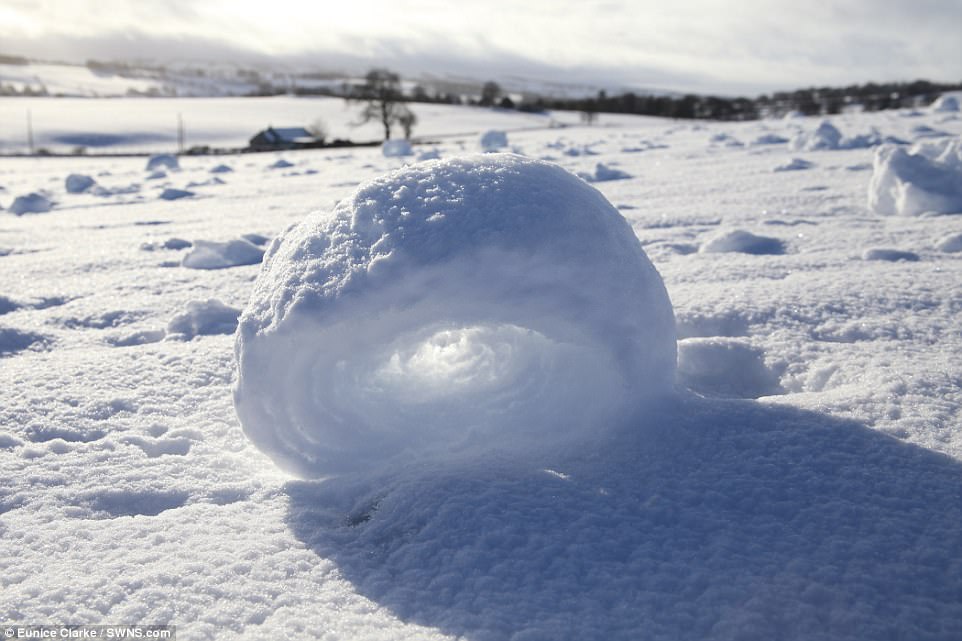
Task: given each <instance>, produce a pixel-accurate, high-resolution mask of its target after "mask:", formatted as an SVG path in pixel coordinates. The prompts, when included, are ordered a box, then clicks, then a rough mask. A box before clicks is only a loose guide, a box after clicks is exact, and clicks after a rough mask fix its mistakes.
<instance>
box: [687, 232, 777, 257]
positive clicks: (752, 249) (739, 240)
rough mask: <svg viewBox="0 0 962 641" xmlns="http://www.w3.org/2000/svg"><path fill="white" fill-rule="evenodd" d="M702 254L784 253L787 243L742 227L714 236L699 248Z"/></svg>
mask: <svg viewBox="0 0 962 641" xmlns="http://www.w3.org/2000/svg"><path fill="white" fill-rule="evenodd" d="M698 251H699V253H702V254H720V253H728V252H737V253H742V254H756V255H762V254H784V253H785V243H783V242H782V241H781V240H779V239H778V238H771V237H769V236H757V235H755V234H753V233H751V232H747V231H744V230H742V229H735V230H732V231H728V232H722V233H720V234H716V235H715V236H712V237H711V238H709V239H708V240H707V241H705V242H704V243H703V244H702V246H701V247H699V249H698Z"/></svg>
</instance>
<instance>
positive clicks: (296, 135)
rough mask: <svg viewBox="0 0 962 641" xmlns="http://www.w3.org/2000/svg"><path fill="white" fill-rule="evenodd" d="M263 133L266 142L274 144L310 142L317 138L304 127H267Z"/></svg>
mask: <svg viewBox="0 0 962 641" xmlns="http://www.w3.org/2000/svg"><path fill="white" fill-rule="evenodd" d="M263 134H264V137H265V138H266V139H267V141H268V142H271V143H274V144H281V143H291V142H312V141H314V140H316V139H317V137H316V136H314V135H312V134H311V132H309V131H308V130H307V129H304V127H268V128H267V129H266V130H264V132H263Z"/></svg>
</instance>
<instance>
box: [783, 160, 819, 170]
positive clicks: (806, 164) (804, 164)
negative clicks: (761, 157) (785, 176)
mask: <svg viewBox="0 0 962 641" xmlns="http://www.w3.org/2000/svg"><path fill="white" fill-rule="evenodd" d="M814 166H815V163H813V162H810V161H808V160H805V159H804V158H792V159H791V161H789V162H787V163H785V164H783V165H779V166H778V167H775V171H801V170H803V169H811V168H812V167H814Z"/></svg>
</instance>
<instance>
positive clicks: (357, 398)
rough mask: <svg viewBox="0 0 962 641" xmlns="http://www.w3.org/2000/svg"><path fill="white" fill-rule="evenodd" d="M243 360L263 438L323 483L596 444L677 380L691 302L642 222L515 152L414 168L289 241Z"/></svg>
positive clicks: (247, 328) (243, 379) (245, 336)
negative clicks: (682, 320)
mask: <svg viewBox="0 0 962 641" xmlns="http://www.w3.org/2000/svg"><path fill="white" fill-rule="evenodd" d="M235 351H236V356H237V360H238V369H239V375H238V379H237V382H236V385H235V389H234V402H235V406H236V409H237V413H238V416H239V417H240V420H241V423H242V425H243V428H244V431H245V433H246V434H247V436H248V437H249V438H250V439H251V440H252V441H253V442H254V443H255V444H256V446H257V447H258V448H260V449H261V450H262V451H264V452H265V453H267V454H268V455H269V456H270V457H271V458H272V459H273V460H274V461H275V462H276V463H277V464H278V465H280V466H281V467H283V468H285V469H287V470H289V471H291V472H294V473H296V474H298V475H301V476H307V477H318V476H327V475H332V474H339V473H345V472H358V471H364V470H369V469H372V468H377V467H381V466H385V465H391V464H397V463H399V462H410V461H418V460H425V459H431V458H437V457H444V458H450V457H465V456H466V457H472V456H479V455H483V454H485V453H489V452H491V451H493V450H507V451H512V452H517V451H525V450H528V449H532V448H537V449H544V448H548V447H552V446H555V445H559V444H564V443H566V442H573V440H574V439H582V438H591V437H592V435H594V434H596V433H598V432H599V431H600V430H602V429H604V428H605V427H607V426H609V425H612V424H615V423H617V422H618V421H619V420H622V419H624V418H625V417H627V416H629V415H631V414H632V413H633V412H637V411H638V410H639V408H641V407H643V405H644V403H645V402H646V399H649V398H651V397H652V396H656V395H659V394H661V393H664V392H665V391H666V390H668V389H669V388H670V387H671V385H672V381H673V378H674V369H675V339H674V318H673V314H672V308H671V304H670V302H669V300H668V295H667V293H666V291H665V288H664V284H663V283H662V280H661V277H660V276H659V275H658V273H657V272H656V271H655V269H654V267H653V266H652V265H651V263H650V262H649V260H648V258H647V257H646V256H645V254H644V252H643V250H642V248H641V246H640V244H639V242H638V239H637V238H636V237H635V235H634V233H633V232H632V230H631V227H630V226H629V225H628V223H627V222H626V221H625V219H624V218H623V217H622V216H621V215H620V214H619V213H618V211H617V210H615V208H614V207H612V206H611V204H610V203H608V201H607V200H606V199H605V197H604V196H602V195H601V193H600V192H598V191H597V190H596V189H594V188H593V187H591V186H590V185H588V184H586V183H585V182H584V181H582V180H580V179H579V178H577V177H575V176H573V175H571V174H570V173H568V172H567V171H565V170H564V169H561V168H560V167H557V166H555V165H551V164H549V163H545V162H540V161H536V160H530V159H526V158H523V157H520V156H515V155H511V154H485V155H479V156H470V157H462V158H455V159H450V160H443V161H431V162H427V163H420V164H416V165H413V166H409V167H405V168H403V169H400V170H397V171H395V172H393V173H390V174H388V175H385V176H382V177H380V178H376V179H374V180H372V181H370V182H368V183H366V184H364V185H361V186H360V187H359V188H358V189H357V191H356V192H355V193H354V194H353V195H352V196H351V197H349V198H347V199H346V200H344V201H342V202H340V203H339V204H338V205H337V206H336V207H335V209H334V211H333V212H332V213H329V214H320V213H318V214H312V215H311V216H309V217H308V218H307V220H305V221H304V222H303V223H301V224H299V225H296V226H294V227H292V228H291V229H289V230H288V231H287V232H286V233H284V234H283V235H282V236H281V237H279V238H278V239H277V240H275V241H274V243H273V244H272V245H271V247H270V248H269V250H268V251H267V254H266V255H265V259H264V264H263V266H262V269H261V272H260V275H259V276H258V278H257V281H256V282H255V284H254V288H253V293H252V295H251V299H250V302H249V304H248V306H247V308H246V310H245V311H244V313H243V314H242V315H241V318H240V325H239V327H238V331H237V336H236V345H235Z"/></svg>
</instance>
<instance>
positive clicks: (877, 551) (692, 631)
mask: <svg viewBox="0 0 962 641" xmlns="http://www.w3.org/2000/svg"><path fill="white" fill-rule="evenodd" d="M639 423H641V424H644V425H645V427H641V428H637V427H636V428H635V429H631V430H622V431H620V432H618V433H616V434H613V435H608V436H606V437H604V438H599V439H598V440H597V442H595V443H592V444H590V445H586V446H585V447H583V448H581V450H580V451H579V452H577V453H574V454H569V455H568V456H546V457H545V460H543V461H539V462H537V463H536V464H535V463H532V462H531V460H530V458H529V459H528V461H527V464H522V463H514V464H511V463H508V462H502V463H501V464H498V465H495V464H493V463H492V462H491V461H486V462H484V464H483V465H484V467H483V468H482V467H481V464H478V467H477V468H466V467H460V468H455V467H453V466H450V467H448V468H447V469H441V470H421V471H420V473H418V474H412V473H410V472H409V473H407V474H405V475H394V476H390V477H387V476H385V477H382V478H380V479H376V480H375V479H369V480H367V481H358V480H354V481H351V480H348V479H340V480H335V481H328V482H303V481H297V482H291V483H289V484H288V485H287V488H286V489H287V492H288V494H289V498H290V508H289V513H288V522H289V524H290V526H291V528H292V530H293V531H294V533H295V534H296V535H297V536H298V537H299V538H300V539H301V540H303V541H304V542H305V543H306V544H307V545H308V546H309V547H310V548H311V549H312V550H314V551H315V552H316V553H317V554H318V555H320V556H322V557H326V558H332V559H334V560H335V561H336V562H337V563H338V565H339V567H340V569H341V572H342V574H343V576H344V577H346V578H347V579H348V580H350V581H351V582H352V583H353V585H354V586H355V589H356V590H357V591H358V593H360V594H362V595H364V596H366V597H368V598H370V599H372V600H373V601H375V602H377V603H379V604H381V605H383V606H385V607H387V608H389V609H390V610H391V611H393V612H394V613H395V614H396V615H397V616H398V617H400V618H401V619H403V620H406V621H410V622H415V623H419V624H422V625H427V626H432V627H435V628H437V629H439V630H441V631H443V632H446V633H450V634H455V635H463V636H465V637H467V638H469V639H477V640H487V639H517V640H519V641H521V640H531V639H612V638H624V639H637V638H645V639H671V640H673V641H675V640H679V639H706V638H711V639H759V640H762V639H764V640H771V639H814V638H820V639H823V638H830V639H875V640H882V639H913V640H915V641H921V640H923V639H958V638H962V525H960V524H962V491H960V489H962V466H960V464H959V463H957V462H955V461H953V460H952V459H950V458H948V457H945V456H942V455H939V454H935V453H932V452H929V451H927V450H924V449H921V448H918V447H915V446H911V445H907V444H904V443H902V442H900V441H897V440H895V439H893V438H891V437H888V436H886V435H884V434H881V433H879V432H876V431H873V430H870V429H866V428H865V427H863V426H861V425H859V424H856V423H853V422H849V421H842V420H838V419H834V418H831V417H828V416H825V415H822V414H817V413H812V412H807V411H801V410H798V409H794V408H789V407H784V406H778V405H766V404H760V403H756V402H751V401H718V400H711V401H709V400H705V399H700V398H695V397H692V396H685V397H679V398H678V399H676V400H673V401H671V402H670V403H668V404H666V405H665V406H663V407H660V408H659V409H658V410H657V411H653V412H651V413H650V415H649V416H647V417H645V418H644V419H643V420H640V421H639Z"/></svg>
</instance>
